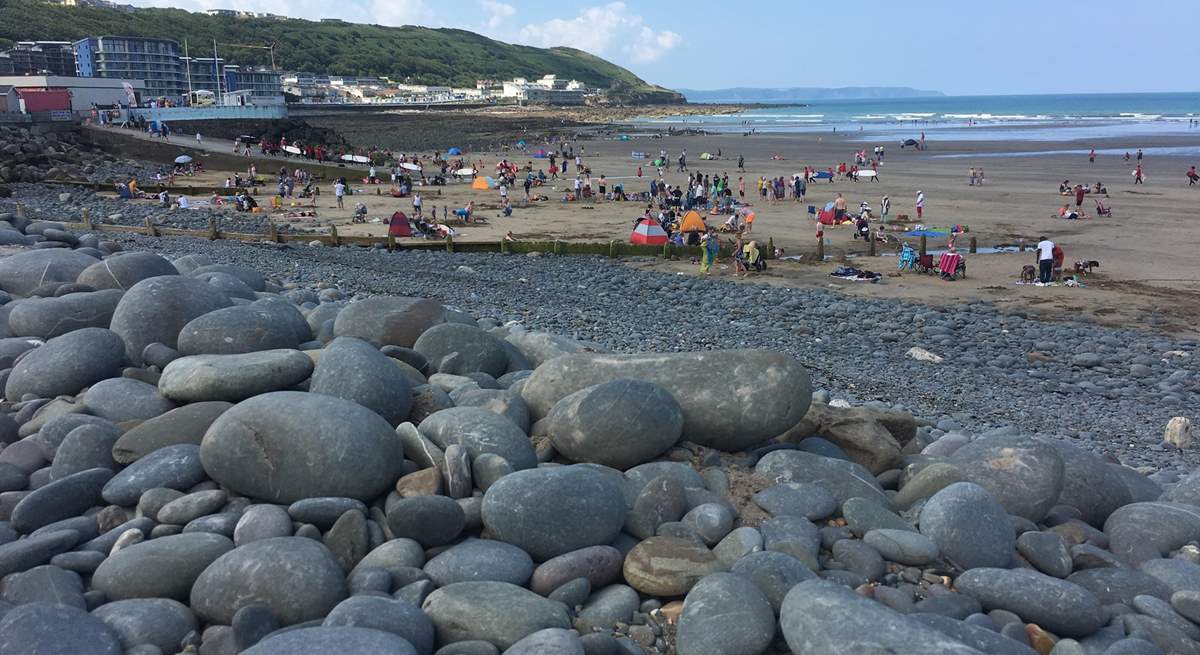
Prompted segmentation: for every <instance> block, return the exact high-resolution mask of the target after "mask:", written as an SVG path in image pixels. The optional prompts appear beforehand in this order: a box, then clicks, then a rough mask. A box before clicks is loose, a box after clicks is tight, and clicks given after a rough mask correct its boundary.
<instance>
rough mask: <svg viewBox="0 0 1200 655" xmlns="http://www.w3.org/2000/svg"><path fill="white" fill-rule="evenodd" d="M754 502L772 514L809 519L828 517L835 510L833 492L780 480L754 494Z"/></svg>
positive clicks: (805, 484)
mask: <svg viewBox="0 0 1200 655" xmlns="http://www.w3.org/2000/svg"><path fill="white" fill-rule="evenodd" d="M754 504H755V505H758V506H759V507H761V508H762V509H763V510H765V511H767V512H769V513H771V515H773V516H800V517H803V518H806V519H808V520H810V521H819V520H821V519H824V518H828V517H830V516H832V515H833V513H834V512H836V511H837V500H836V499H835V498H834V497H833V494H831V493H829V492H828V491H826V490H825V488H824V487H821V486H819V485H815V484H810V483H804V482H781V483H779V484H774V485H771V486H770V487H767V488H766V489H763V490H762V491H760V492H758V493H756V494H754Z"/></svg>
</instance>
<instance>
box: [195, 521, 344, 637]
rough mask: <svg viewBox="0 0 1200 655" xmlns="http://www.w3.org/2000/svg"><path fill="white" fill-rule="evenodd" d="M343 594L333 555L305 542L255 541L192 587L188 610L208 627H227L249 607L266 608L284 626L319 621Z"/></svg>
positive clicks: (312, 542)
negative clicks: (238, 613) (238, 614)
mask: <svg viewBox="0 0 1200 655" xmlns="http://www.w3.org/2000/svg"><path fill="white" fill-rule="evenodd" d="M347 593H348V589H347V587H346V578H345V577H344V576H343V574H342V569H341V567H340V566H338V563H337V560H336V559H335V558H334V556H333V553H332V552H330V551H329V549H328V548H326V547H325V544H322V543H321V542H319V541H316V540H314V539H308V538H305V537H275V538H272V539H260V540H259V541H253V542H251V543H248V544H246V545H245V546H239V547H237V548H235V549H233V550H231V551H229V552H228V553H226V554H224V555H222V556H221V557H219V558H217V560H216V561H214V562H213V563H212V564H210V565H209V566H208V568H206V569H204V572H203V573H201V574H200V577H199V578H197V579H196V584H195V585H193V586H192V593H191V607H192V609H193V610H194V611H195V612H196V614H198V615H199V616H200V617H201V618H203V619H205V620H206V621H209V622H210V623H220V624H224V625H229V624H230V622H231V621H232V620H233V614H234V612H236V611H237V610H238V609H239V608H240V607H242V606H243V605H246V604H250V603H257V604H259V605H265V606H267V607H268V608H270V610H271V614H272V615H274V616H275V618H276V619H277V620H278V621H279V622H280V623H281V624H283V625H292V624H294V623H302V622H304V621H312V620H315V619H321V618H324V617H325V616H326V615H327V614H329V611H330V610H332V609H333V608H334V607H335V606H336V605H337V604H338V603H340V602H342V601H343V600H345V598H346V596H347Z"/></svg>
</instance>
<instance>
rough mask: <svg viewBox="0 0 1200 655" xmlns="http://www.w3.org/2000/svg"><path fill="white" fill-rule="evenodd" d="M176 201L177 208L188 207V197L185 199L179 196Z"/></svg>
mask: <svg viewBox="0 0 1200 655" xmlns="http://www.w3.org/2000/svg"><path fill="white" fill-rule="evenodd" d="M177 202H178V203H179V208H180V209H187V208H188V206H189V205H188V199H187V197H185V196H179V198H178V200H177Z"/></svg>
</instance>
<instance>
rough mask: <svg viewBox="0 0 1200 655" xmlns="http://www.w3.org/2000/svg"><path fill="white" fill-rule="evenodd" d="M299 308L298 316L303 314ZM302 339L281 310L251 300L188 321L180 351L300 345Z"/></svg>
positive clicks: (235, 350)
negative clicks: (246, 303)
mask: <svg viewBox="0 0 1200 655" xmlns="http://www.w3.org/2000/svg"><path fill="white" fill-rule="evenodd" d="M292 311H294V312H296V316H297V318H298V320H300V321H301V322H303V320H304V319H303V316H301V315H300V313H299V311H298V310H296V309H295V308H292ZM300 343H301V341H300V339H299V337H298V335H297V334H296V332H295V330H294V329H293V328H292V326H291V324H290V323H289V322H287V321H286V318H284V317H282V316H280V313H279V311H277V310H275V309H272V308H271V307H267V306H265V305H260V304H258V303H251V304H249V305H235V306H233V307H225V308H224V309H218V310H216V311H212V312H209V313H207V314H204V315H203V316H197V317H196V318H194V319H192V320H191V321H188V323H187V325H184V326H183V329H181V330H180V331H179V352H181V353H183V354H184V355H209V354H211V355H236V354H240V353H251V352H257V351H260V350H274V349H276V348H296V347H297V346H299V345H300Z"/></svg>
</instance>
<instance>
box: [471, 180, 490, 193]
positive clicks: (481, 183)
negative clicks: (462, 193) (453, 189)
mask: <svg viewBox="0 0 1200 655" xmlns="http://www.w3.org/2000/svg"><path fill="white" fill-rule="evenodd" d="M471 188H472V189H475V190H476V191H487V190H488V189H490V188H492V178H490V177H477V178H475V181H474V182H472V183H471Z"/></svg>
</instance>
